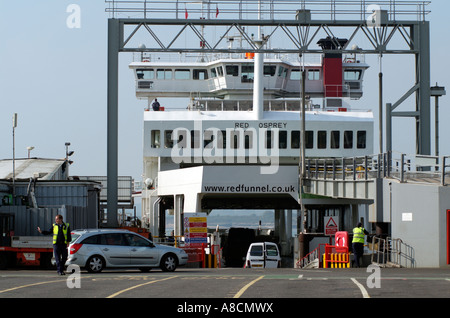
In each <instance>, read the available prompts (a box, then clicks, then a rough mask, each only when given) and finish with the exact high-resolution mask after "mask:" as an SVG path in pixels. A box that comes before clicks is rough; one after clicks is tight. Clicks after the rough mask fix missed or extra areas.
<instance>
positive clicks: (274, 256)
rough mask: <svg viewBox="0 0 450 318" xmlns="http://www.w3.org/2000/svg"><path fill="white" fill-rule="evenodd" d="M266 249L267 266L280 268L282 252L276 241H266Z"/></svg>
mask: <svg viewBox="0 0 450 318" xmlns="http://www.w3.org/2000/svg"><path fill="white" fill-rule="evenodd" d="M264 245H265V246H264V249H265V258H266V259H265V268H278V264H279V262H280V259H281V258H280V253H279V251H278V247H277V245H276V244H274V243H264Z"/></svg>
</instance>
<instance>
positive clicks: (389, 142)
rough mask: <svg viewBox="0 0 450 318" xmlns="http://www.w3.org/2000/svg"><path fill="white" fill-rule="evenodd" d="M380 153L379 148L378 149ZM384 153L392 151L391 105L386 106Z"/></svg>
mask: <svg viewBox="0 0 450 318" xmlns="http://www.w3.org/2000/svg"><path fill="white" fill-rule="evenodd" d="M380 151H381V147H380ZM386 151H392V104H391V103H387V104H386Z"/></svg>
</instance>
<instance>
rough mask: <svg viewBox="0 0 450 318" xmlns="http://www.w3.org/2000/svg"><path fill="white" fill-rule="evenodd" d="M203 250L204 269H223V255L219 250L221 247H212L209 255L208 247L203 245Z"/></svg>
mask: <svg viewBox="0 0 450 318" xmlns="http://www.w3.org/2000/svg"><path fill="white" fill-rule="evenodd" d="M202 248H203V260H202V267H203V268H218V267H219V268H220V267H221V262H222V260H221V254H222V249H221V248H219V245H215V244H213V245H211V248H210V249H209V253H206V249H207V245H205V244H202Z"/></svg>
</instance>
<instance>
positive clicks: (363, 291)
mask: <svg viewBox="0 0 450 318" xmlns="http://www.w3.org/2000/svg"><path fill="white" fill-rule="evenodd" d="M350 279H351V280H352V282H354V283H355V285H356V286H358V288H359V289H360V290H361V294H362V295H363V298H370V296H369V293H368V292H367V290H366V289H365V288H364V286H363V285H361V284H360V283H358V281H357V280H356V279H354V278H350Z"/></svg>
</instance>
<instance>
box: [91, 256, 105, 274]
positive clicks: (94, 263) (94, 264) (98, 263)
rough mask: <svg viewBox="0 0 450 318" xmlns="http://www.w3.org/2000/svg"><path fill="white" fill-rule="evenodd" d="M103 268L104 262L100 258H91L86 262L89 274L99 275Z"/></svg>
mask: <svg viewBox="0 0 450 318" xmlns="http://www.w3.org/2000/svg"><path fill="white" fill-rule="evenodd" d="M104 268H105V260H104V259H103V257H101V256H98V255H94V256H91V257H89V259H88V261H87V262H86V269H87V271H88V272H90V273H100V272H101V271H102V270H103V269H104Z"/></svg>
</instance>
